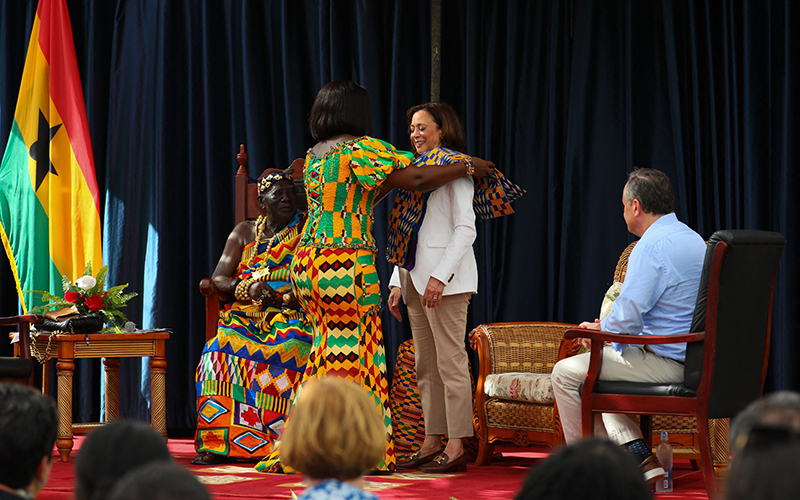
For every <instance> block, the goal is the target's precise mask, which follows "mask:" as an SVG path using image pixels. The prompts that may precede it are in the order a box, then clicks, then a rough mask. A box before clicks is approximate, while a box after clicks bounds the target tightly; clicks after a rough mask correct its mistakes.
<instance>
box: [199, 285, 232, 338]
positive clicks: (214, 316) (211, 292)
mask: <svg viewBox="0 0 800 500" xmlns="http://www.w3.org/2000/svg"><path fill="white" fill-rule="evenodd" d="M200 293H202V294H203V296H204V297H205V298H206V342H208V341H209V340H211V339H213V338H214V336H215V335H216V334H217V323H219V302H220V300H223V299H224V298H225V297H226V294H224V293H222V290H220V289H219V288H218V287H217V284H216V283H214V280H212V279H211V278H203V279H202V280H200Z"/></svg>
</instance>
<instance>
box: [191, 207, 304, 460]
mask: <svg viewBox="0 0 800 500" xmlns="http://www.w3.org/2000/svg"><path fill="white" fill-rule="evenodd" d="M301 225H302V219H301V218H300V217H299V216H298V217H296V218H295V220H293V221H292V223H291V228H290V230H289V231H287V232H286V233H284V234H283V235H282V236H281V238H279V241H276V242H274V243H273V245H272V248H271V249H270V252H269V258H268V259H267V256H266V249H267V246H268V243H267V242H261V243H260V244H259V245H258V248H256V245H255V244H254V243H251V244H249V245H247V246H246V247H245V248H244V250H243V251H242V257H241V261H240V263H239V267H238V269H237V272H236V276H237V277H240V278H242V277H247V276H250V275H251V274H252V273H253V271H255V270H256V269H260V268H262V267H263V266H265V265H269V268H270V273H269V275H268V277H267V281H268V282H269V284H270V285H271V286H272V287H273V288H274V289H275V290H279V291H286V290H288V289H289V287H290V284H289V283H288V282H287V281H286V279H287V278H288V271H289V265H290V263H291V260H292V257H293V255H294V249H295V246H296V245H297V241H298V240H299V237H300V231H299V228H300V227H301ZM254 252H258V253H256V255H255V257H254V259H253V264H252V265H251V266H249V267H248V266H247V263H248V262H249V260H250V257H251V256H253V253H254ZM311 342H312V330H311V325H310V323H308V321H307V320H306V318H305V315H304V314H303V313H302V312H300V311H289V310H286V312H282V311H281V310H280V309H278V308H276V307H273V306H266V307H264V308H258V307H257V306H255V305H254V304H253V303H252V302H251V301H246V302H242V301H236V302H232V303H230V304H226V305H225V306H224V307H223V309H222V312H221V314H220V321H219V325H218V329H217V335H216V337H214V338H213V339H211V340H210V341H209V342H208V343H207V344H206V346H205V349H204V350H203V353H202V355H201V357H200V363H199V364H198V366H197V374H196V378H195V380H196V385H197V414H198V420H197V431H196V434H195V447H196V449H197V451H198V452H211V453H216V454H219V455H227V456H230V457H240V458H259V457H263V456H264V455H266V454H267V453H269V452H270V451H271V450H272V446H273V443H274V441H275V440H276V439H277V437H278V436H279V435H280V433H281V431H282V430H283V425H284V422H285V420H286V415H287V414H288V413H289V408H290V406H291V401H292V397H293V395H294V391H295V389H296V388H297V386H298V384H299V382H300V380H301V379H302V375H303V372H304V371H305V367H306V362H307V360H308V355H309V352H310V350H311Z"/></svg>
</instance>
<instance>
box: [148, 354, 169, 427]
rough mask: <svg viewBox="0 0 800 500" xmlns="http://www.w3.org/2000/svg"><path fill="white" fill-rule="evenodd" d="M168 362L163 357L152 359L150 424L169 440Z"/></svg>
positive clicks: (152, 357) (153, 357)
mask: <svg viewBox="0 0 800 500" xmlns="http://www.w3.org/2000/svg"><path fill="white" fill-rule="evenodd" d="M166 377H167V360H166V359H165V358H164V357H163V356H151V357H150V405H151V406H150V419H151V420H150V422H151V424H150V425H151V426H152V427H153V429H155V430H156V431H157V432H158V433H159V434H161V437H163V438H164V439H165V440H166V439H167V415H166Z"/></svg>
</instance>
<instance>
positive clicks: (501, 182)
mask: <svg viewBox="0 0 800 500" xmlns="http://www.w3.org/2000/svg"><path fill="white" fill-rule="evenodd" d="M467 158H469V157H468V156H467V155H465V154H463V153H459V152H457V151H453V150H452V149H447V148H435V149H432V150H431V151H428V152H427V153H425V154H424V155H421V156H420V157H418V158H417V159H416V161H415V162H414V164H415V165H417V166H420V167H423V166H436V165H451V164H453V163H458V162H460V161H464V160H466V159H467ZM523 194H525V190H524V189H522V188H521V187H519V186H518V185H516V184H514V183H513V182H511V181H510V180H508V179H507V178H506V177H505V176H504V175H503V174H502V173H501V172H500V171H499V170H497V169H496V168H495V169H492V172H491V173H490V174H489V175H487V176H486V177H483V178H480V179H475V197H474V198H473V201H472V206H473V208H474V209H475V214H476V215H477V216H478V217H479V218H481V219H494V218H496V217H502V216H503V215H509V214H513V213H514V209H513V208H512V207H511V203H512V202H513V201H514V200H516V199H517V198H519V197H520V196H522V195H523ZM429 196H430V192H424V193H423V192H420V191H405V190H399V191H398V192H397V195H396V196H395V199H394V205H393V206H392V213H391V216H390V219H389V243H388V246H387V249H386V260H388V261H389V262H391V263H393V264H396V265H398V266H400V267H403V268H405V269H408V270H409V271H410V270H412V269H414V264H415V254H416V251H417V234H418V232H419V228H420V227H421V226H422V221H423V219H424V218H425V210H426V208H427V202H428V197H429Z"/></svg>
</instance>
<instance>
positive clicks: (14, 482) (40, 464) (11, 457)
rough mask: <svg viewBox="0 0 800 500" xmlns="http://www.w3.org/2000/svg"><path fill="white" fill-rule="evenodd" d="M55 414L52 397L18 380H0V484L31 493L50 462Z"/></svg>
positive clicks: (43, 481) (42, 481)
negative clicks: (12, 381) (13, 381)
mask: <svg viewBox="0 0 800 500" xmlns="http://www.w3.org/2000/svg"><path fill="white" fill-rule="evenodd" d="M57 425H58V417H57V413H56V406H55V404H54V403H53V401H52V400H51V399H50V398H49V397H47V396H43V395H42V394H41V393H40V392H38V391H36V390H34V389H32V388H30V387H28V386H25V385H21V384H15V383H0V484H2V485H4V486H6V487H8V488H11V489H14V490H26V491H28V492H29V493H30V494H32V495H33V496H36V495H37V494H38V493H39V491H41V489H42V488H43V487H44V485H45V484H46V483H47V479H48V477H49V476H50V467H51V466H52V465H53V444H54V443H55V442H56V430H57Z"/></svg>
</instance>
